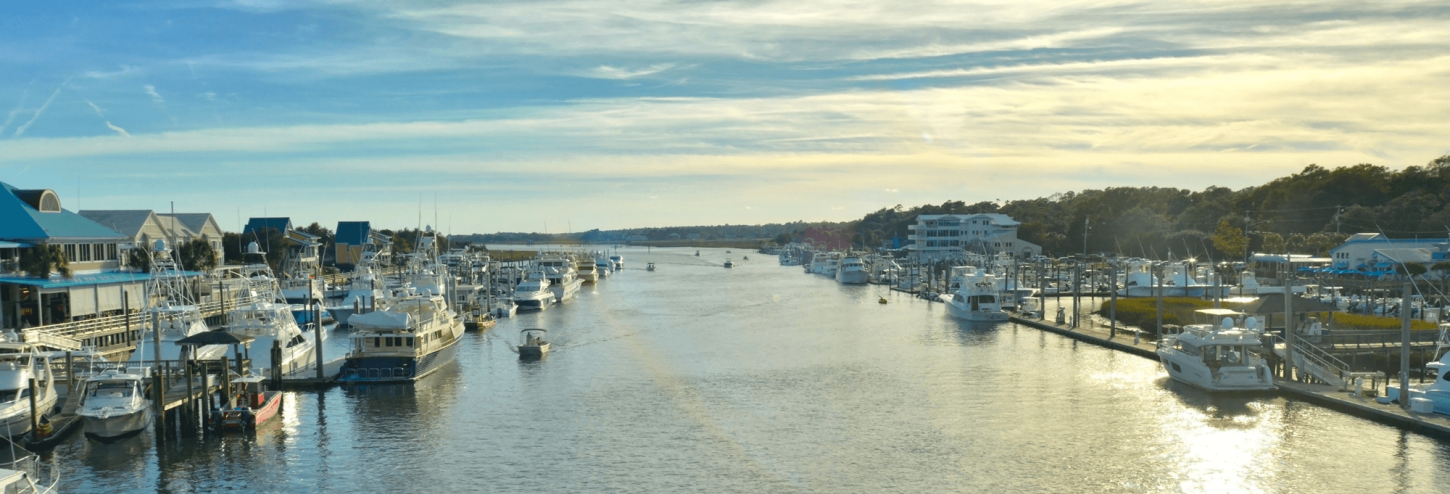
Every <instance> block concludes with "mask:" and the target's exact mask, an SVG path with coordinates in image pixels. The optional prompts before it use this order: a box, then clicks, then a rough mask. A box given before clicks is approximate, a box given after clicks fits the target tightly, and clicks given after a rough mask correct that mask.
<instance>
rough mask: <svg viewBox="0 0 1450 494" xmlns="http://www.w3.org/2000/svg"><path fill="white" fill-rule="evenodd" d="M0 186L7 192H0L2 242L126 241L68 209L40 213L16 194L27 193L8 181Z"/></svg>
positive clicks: (0, 234) (117, 234)
mask: <svg viewBox="0 0 1450 494" xmlns="http://www.w3.org/2000/svg"><path fill="white" fill-rule="evenodd" d="M0 187H3V188H4V189H5V190H4V193H0V239H3V240H10V241H16V242H28V243H35V242H46V241H51V240H75V241H95V240H100V241H120V240H124V239H125V238H126V237H125V236H124V235H121V234H119V233H116V232H115V231H114V230H111V229H110V228H106V227H105V226H102V225H101V224H100V223H96V222H94V221H91V220H89V219H86V218H85V217H83V216H81V215H78V214H75V213H72V212H70V211H66V210H65V209H61V210H60V211H56V212H41V211H38V210H36V209H35V208H34V207H31V206H30V204H28V203H26V202H25V201H24V200H21V198H20V196H18V195H16V194H17V193H24V192H26V191H24V190H20V189H16V188H15V187H13V186H11V185H10V184H7V183H4V182H0Z"/></svg>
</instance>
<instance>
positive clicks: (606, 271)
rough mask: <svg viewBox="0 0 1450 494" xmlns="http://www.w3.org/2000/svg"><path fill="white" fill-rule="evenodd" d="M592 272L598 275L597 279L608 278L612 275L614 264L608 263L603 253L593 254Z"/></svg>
mask: <svg viewBox="0 0 1450 494" xmlns="http://www.w3.org/2000/svg"><path fill="white" fill-rule="evenodd" d="M594 271H595V272H597V273H599V279H601V280H602V279H604V278H608V277H609V275H611V274H614V263H612V262H610V261H609V258H608V257H605V256H604V253H603V252H596V253H595V254H594Z"/></svg>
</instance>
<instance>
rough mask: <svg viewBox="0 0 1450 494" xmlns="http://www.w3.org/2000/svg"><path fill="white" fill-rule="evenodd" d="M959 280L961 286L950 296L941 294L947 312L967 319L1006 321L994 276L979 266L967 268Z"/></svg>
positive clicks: (1000, 295)
mask: <svg viewBox="0 0 1450 494" xmlns="http://www.w3.org/2000/svg"><path fill="white" fill-rule="evenodd" d="M968 269H970V270H971V271H970V272H969V273H966V274H965V275H964V276H963V278H962V281H961V287H960V288H958V289H957V291H956V292H954V293H952V294H951V296H950V297H948V296H947V295H942V296H941V297H942V298H943V299H944V300H943V301H944V302H946V304H947V312H949V313H951V315H952V316H954V317H958V318H961V319H966V320H968V321H993V322H995V321H1006V320H1007V315H1008V314H1007V311H1004V310H1002V302H1001V298H1002V294H1001V292H1000V291H998V290H997V279H996V276H993V275H991V274H988V273H987V272H986V271H984V270H982V269H981V268H968Z"/></svg>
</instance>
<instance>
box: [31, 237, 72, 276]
mask: <svg viewBox="0 0 1450 494" xmlns="http://www.w3.org/2000/svg"><path fill="white" fill-rule="evenodd" d="M19 265H20V270H21V271H24V272H25V275H26V276H30V277H32V278H49V277H50V272H51V271H55V272H57V273H60V275H61V276H64V277H66V278H70V277H71V271H70V260H68V259H66V258H65V253H64V252H62V251H61V250H60V246H59V245H37V246H35V247H31V248H29V249H26V250H25V251H24V252H21V253H20V263H19Z"/></svg>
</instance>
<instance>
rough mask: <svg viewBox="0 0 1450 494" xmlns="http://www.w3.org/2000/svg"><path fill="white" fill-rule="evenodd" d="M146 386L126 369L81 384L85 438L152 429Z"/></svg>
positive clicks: (79, 410)
mask: <svg viewBox="0 0 1450 494" xmlns="http://www.w3.org/2000/svg"><path fill="white" fill-rule="evenodd" d="M288 318H289V319H290V318H291V317H290V315H289V317H288ZM144 383H145V377H144V376H142V375H141V374H133V373H130V372H127V371H126V369H124V368H123V369H120V370H117V369H108V370H106V371H105V372H103V373H101V374H97V375H94V376H91V377H90V378H87V379H86V380H85V381H84V382H82V383H81V387H80V392H81V393H82V394H81V402H80V405H79V406H78V407H77V408H76V415H77V416H80V417H81V419H82V420H83V421H84V422H85V426H86V435H87V436H90V437H94V438H97V439H101V440H109V439H116V438H120V437H124V436H129V435H132V434H136V433H138V432H141V431H142V430H143V429H145V428H146V426H147V425H150V424H151V400H148V399H146V396H145V393H144V392H143V390H144V389H145V386H144Z"/></svg>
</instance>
